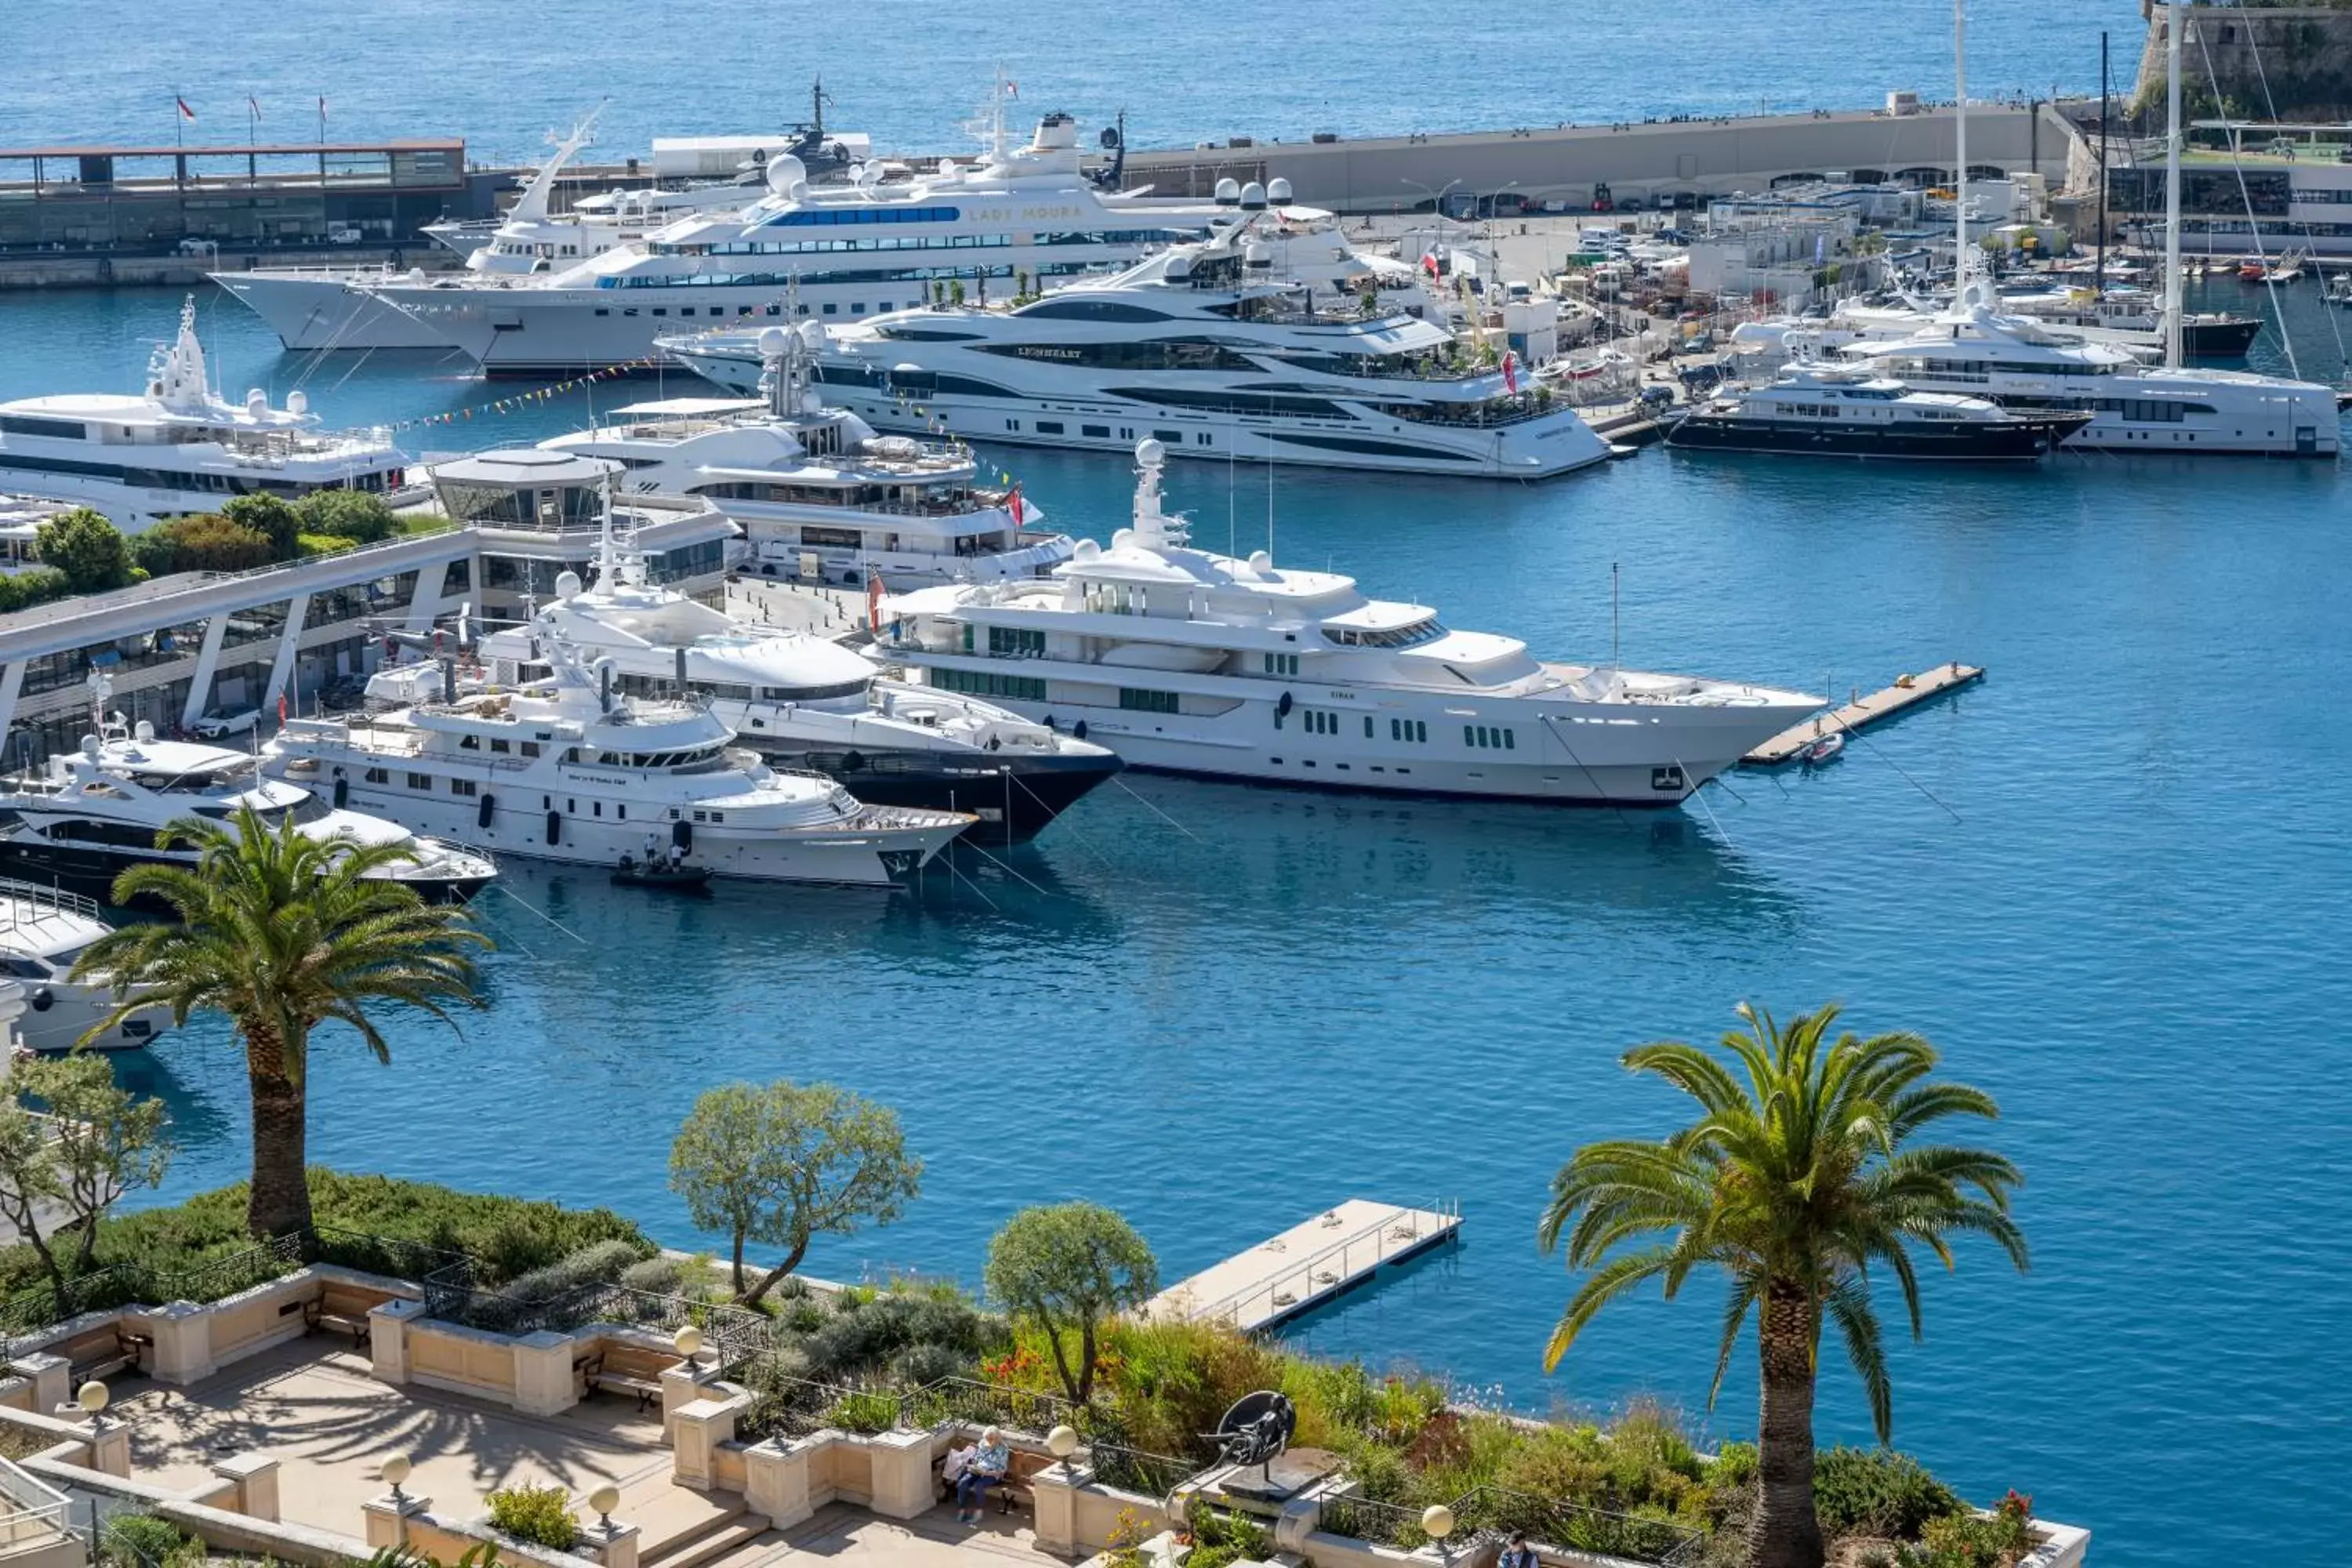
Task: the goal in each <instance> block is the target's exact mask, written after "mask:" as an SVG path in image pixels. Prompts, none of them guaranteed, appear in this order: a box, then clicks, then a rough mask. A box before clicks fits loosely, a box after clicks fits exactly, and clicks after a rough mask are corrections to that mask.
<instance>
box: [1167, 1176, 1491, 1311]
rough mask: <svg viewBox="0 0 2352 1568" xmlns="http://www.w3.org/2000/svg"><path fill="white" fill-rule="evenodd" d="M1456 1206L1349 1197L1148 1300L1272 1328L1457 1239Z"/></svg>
mask: <svg viewBox="0 0 2352 1568" xmlns="http://www.w3.org/2000/svg"><path fill="white" fill-rule="evenodd" d="M1461 1226H1462V1212H1461V1210H1460V1208H1459V1207H1458V1206H1457V1205H1453V1204H1450V1203H1449V1204H1445V1205H1441V1206H1440V1207H1438V1208H1434V1209H1417V1208H1405V1207H1401V1206H1399V1205H1395V1204H1383V1203H1375V1202H1373V1201H1372V1200H1371V1199H1370V1198H1349V1199H1348V1200H1347V1201H1346V1202H1344V1203H1342V1204H1340V1205H1339V1207H1337V1208H1333V1209H1327V1210H1325V1211H1324V1212H1323V1213H1321V1214H1319V1215H1316V1216H1315V1217H1313V1218H1312V1219H1308V1220H1303V1221H1301V1222H1300V1223H1299V1224H1297V1225H1294V1226H1291V1227H1290V1228H1289V1229H1288V1230H1286V1231H1284V1232H1283V1233H1282V1234H1281V1235H1280V1236H1277V1237H1272V1238H1271V1239H1269V1240H1266V1241H1262V1242H1260V1243H1259V1244H1258V1245H1257V1246H1255V1247H1251V1248H1250V1249H1249V1250H1248V1251H1247V1252H1243V1253H1237V1254H1235V1255H1234V1257H1231V1258H1226V1259H1225V1260H1224V1261H1223V1263H1219V1264H1214V1265H1213V1266H1211V1267H1210V1268H1204V1269H1202V1270H1201V1272H1200V1273H1198V1274H1195V1275H1193V1276H1192V1278H1191V1279H1184V1280H1181V1281H1180V1282H1178V1283H1177V1284H1174V1285H1171V1286H1170V1287H1169V1288H1168V1289H1165V1290H1162V1291H1161V1292H1160V1294H1159V1295H1157V1296H1154V1297H1153V1298H1152V1299H1151V1300H1150V1301H1148V1302H1146V1303H1145V1304H1144V1308H1143V1315H1144V1316H1145V1317H1147V1318H1159V1319H1166V1320H1177V1321H1203V1322H1205V1321H1224V1322H1229V1323H1231V1324H1233V1325H1234V1327H1235V1328H1238V1329H1240V1330H1242V1331H1244V1332H1248V1331H1255V1330H1258V1329H1265V1328H1271V1327H1273V1326H1274V1325H1275V1324H1276V1323H1279V1322H1281V1321H1283V1320H1284V1319H1286V1318H1290V1317H1295V1316H1297V1314H1298V1313H1300V1312H1304V1311H1306V1310H1307V1309H1308V1308H1310V1307H1314V1306H1317V1305H1318V1304H1320V1303H1321V1302H1324V1301H1327V1300H1330V1299H1331V1298H1332V1297H1334V1296H1337V1295H1339V1294H1340V1293H1341V1292H1342V1291H1345V1290H1348V1289H1352V1288H1354V1287H1355V1286H1357V1285H1360V1284H1362V1283H1363V1282H1365V1281H1366V1280H1368V1279H1371V1278H1372V1276H1373V1275H1375V1274H1377V1273H1378V1272H1379V1271H1380V1269H1381V1266H1382V1265H1383V1264H1389V1263H1401V1262H1402V1261H1403V1260H1404V1259H1406V1258H1411V1257H1413V1256H1415V1255H1416V1254H1418V1253H1422V1252H1425V1251H1427V1250H1428V1249H1429V1248H1431V1247H1437V1246H1440V1245H1442V1244H1444V1243H1445V1242H1449V1241H1452V1240H1453V1239H1454V1234H1455V1232H1457V1231H1458V1230H1460V1228H1461Z"/></svg>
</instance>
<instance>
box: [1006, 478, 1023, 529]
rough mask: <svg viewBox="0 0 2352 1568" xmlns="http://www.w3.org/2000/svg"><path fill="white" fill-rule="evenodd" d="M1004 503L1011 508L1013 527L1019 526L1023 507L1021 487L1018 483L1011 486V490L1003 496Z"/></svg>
mask: <svg viewBox="0 0 2352 1568" xmlns="http://www.w3.org/2000/svg"><path fill="white" fill-rule="evenodd" d="M1004 504H1005V505H1006V506H1008V507H1010V508H1011V509H1012V510H1013V527H1015V528H1018V527H1020V526H1021V514H1022V510H1023V508H1022V505H1021V487H1020V486H1019V485H1015V486H1013V489H1012V490H1011V492H1010V493H1009V494H1007V495H1006V496H1005V498H1004Z"/></svg>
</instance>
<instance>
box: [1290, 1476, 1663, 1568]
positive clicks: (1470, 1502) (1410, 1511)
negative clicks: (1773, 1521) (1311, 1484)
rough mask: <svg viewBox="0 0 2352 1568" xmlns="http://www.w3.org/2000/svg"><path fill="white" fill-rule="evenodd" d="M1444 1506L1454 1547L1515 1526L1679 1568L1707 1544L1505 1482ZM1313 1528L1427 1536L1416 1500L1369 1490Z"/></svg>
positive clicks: (1416, 1541) (1388, 1539)
mask: <svg viewBox="0 0 2352 1568" xmlns="http://www.w3.org/2000/svg"><path fill="white" fill-rule="evenodd" d="M1448 1506H1449V1507H1450V1508H1451V1510H1453V1514H1454V1530H1453V1533H1452V1534H1451V1535H1450V1536H1449V1537H1448V1538H1447V1545H1448V1547H1449V1549H1450V1550H1452V1551H1454V1552H1460V1551H1461V1550H1463V1548H1464V1547H1465V1546H1468V1545H1472V1544H1475V1543H1476V1542H1481V1541H1484V1540H1496V1541H1499V1540H1501V1539H1502V1538H1503V1537H1505V1536H1507V1535H1509V1534H1511V1533H1512V1532H1513V1531H1523V1532H1524V1533H1525V1534H1526V1535H1527V1537H1528V1540H1530V1541H1537V1542H1543V1543H1544V1544H1545V1545H1547V1546H1559V1547H1565V1548H1567V1549H1570V1550H1571V1551H1576V1552H1591V1553H1595V1554H1597V1555H1601V1556H1607V1557H1619V1558H1623V1559H1626V1560H1628V1561H1630V1562H1636V1563H1661V1564H1665V1565H1667V1568H1683V1565H1685V1564H1687V1563H1695V1562H1696V1561H1697V1560H1698V1559H1699V1557H1700V1556H1701V1555H1702V1554H1703V1553H1704V1552H1705V1550H1706V1536H1705V1535H1704V1534H1703V1533H1701V1532H1700V1531H1696V1530H1692V1529H1690V1528H1688V1527H1686V1526H1685V1525H1680V1524H1676V1523H1675V1522H1673V1521H1669V1520H1662V1519H1651V1518H1645V1517H1643V1516H1642V1515H1639V1514H1629V1513H1616V1512H1612V1511H1611V1510H1607V1509H1600V1508H1591V1507H1588V1506H1586V1505H1584V1504H1582V1503H1574V1502H1567V1501H1563V1500H1559V1499H1555V1498H1546V1497H1538V1496H1537V1495H1535V1494H1534V1493H1532V1492H1523V1491H1516V1490H1513V1489H1510V1488H1508V1487H1476V1488H1474V1489H1471V1490H1469V1491H1467V1492H1465V1493H1464V1494H1463V1495H1462V1496H1461V1497H1459V1498H1456V1499H1454V1500H1453V1502H1452V1503H1450V1504H1449V1505H1448ZM1318 1528H1319V1529H1321V1530H1322V1531H1324V1532H1325V1533H1326V1534H1330V1535H1346V1536H1352V1537H1354V1538H1355V1539H1357V1540H1359V1541H1367V1542H1372V1543H1373V1544H1375V1545H1380V1546H1393V1547H1397V1548H1399V1549H1401V1550H1404V1551H1412V1549H1414V1548H1416V1547H1419V1546H1423V1545H1425V1544H1427V1543H1428V1541H1429V1532H1428V1531H1426V1530H1424V1529H1423V1527H1422V1510H1420V1509H1419V1508H1409V1507H1406V1506H1404V1505H1402V1504H1399V1503H1392V1502H1380V1501H1375V1500H1372V1499H1370V1498H1359V1497H1343V1498H1334V1499H1332V1500H1328V1501H1327V1502H1326V1503H1324V1505H1323V1516H1322V1522H1321V1524H1320V1525H1319V1526H1318Z"/></svg>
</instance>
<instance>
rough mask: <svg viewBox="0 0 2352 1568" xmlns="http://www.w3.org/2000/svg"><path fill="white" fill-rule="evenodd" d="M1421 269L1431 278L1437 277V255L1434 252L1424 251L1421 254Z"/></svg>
mask: <svg viewBox="0 0 2352 1568" xmlns="http://www.w3.org/2000/svg"><path fill="white" fill-rule="evenodd" d="M1421 269H1422V270H1423V272H1426V273H1428V274H1429V275H1430V276H1431V277H1432V278H1434V277H1436V276H1437V253H1436V252H1435V251H1432V250H1424V251H1423V252H1422V253H1421Z"/></svg>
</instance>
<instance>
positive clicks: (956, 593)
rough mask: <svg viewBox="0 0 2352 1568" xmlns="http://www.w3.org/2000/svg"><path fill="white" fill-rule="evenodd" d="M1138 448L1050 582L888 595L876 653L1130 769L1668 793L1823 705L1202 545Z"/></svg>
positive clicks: (1539, 795)
mask: <svg viewBox="0 0 2352 1568" xmlns="http://www.w3.org/2000/svg"><path fill="white" fill-rule="evenodd" d="M1166 456H1167V454H1166V451H1165V449H1164V448H1163V447H1162V446H1161V445H1160V442H1158V441H1156V440H1146V441H1144V442H1141V443H1140V444H1139V446H1138V447H1137V448H1136V458H1137V461H1138V464H1139V479H1138V483H1137V487H1136V495H1135V519H1134V523H1133V526H1131V527H1129V528H1126V529H1122V530H1120V531H1118V534H1116V535H1115V536H1114V537H1113V539H1112V541H1111V543H1110V545H1109V547H1108V548H1103V547H1101V546H1099V545H1097V544H1096V543H1095V542H1093V541H1090V540H1089V541H1085V542H1081V543H1080V544H1079V546H1078V552H1077V554H1076V557H1075V558H1074V559H1073V560H1072V561H1071V562H1070V563H1068V564H1067V565H1065V566H1062V567H1059V568H1057V569H1056V570H1055V574H1054V575H1055V578H1056V579H1058V581H1055V582H1050V583H999V584H973V585H967V586H959V587H944V588H925V589H921V590H919V591H918V592H916V593H912V594H907V595H900V596H899V597H898V598H895V599H892V600H890V601H889V602H888V603H887V606H886V614H887V617H888V620H887V627H886V631H885V634H884V636H883V637H882V638H881V639H880V641H879V643H878V645H877V650H876V657H877V658H887V659H891V660H897V661H901V662H904V663H906V664H908V665H910V666H912V667H914V668H919V669H920V670H922V671H923V672H924V674H925V677H926V679H929V681H930V682H931V683H932V684H933V685H936V686H940V687H941V688H944V689H948V690H962V691H985V692H988V693H990V694H991V698H992V700H995V701H1000V702H1003V703H1004V704H1005V705H1006V706H1007V707H1010V708H1012V709H1013V710H1016V711H1018V712H1022V713H1027V714H1033V715H1036V716H1039V717H1041V718H1044V719H1045V720H1046V721H1047V722H1049V723H1053V724H1055V725H1057V726H1058V725H1067V726H1069V727H1070V728H1071V730H1072V731H1073V732H1074V733H1080V734H1084V735H1086V736H1087V737H1088V738H1089V739H1093V740H1098V741H1100V742H1103V743H1105V744H1107V745H1108V746H1110V747H1111V748H1112V749H1114V750H1115V751H1117V752H1118V753H1119V754H1120V755H1121V756H1123V757H1125V758H1126V759H1127V761H1128V763H1129V766H1132V767H1141V768H1152V769H1159V770H1163V771H1167V772H1171V773H1198V774H1203V775H1207V776H1211V777H1216V778H1225V779H1247V780H1258V781H1266V782H1280V783H1285V784H1311V785H1315V786H1318V787H1320V788H1327V789H1349V790H1370V791H1385V792H1391V793H1399V794H1413V795H1480V796H1496V797H1508V798H1516V799H1528V800H1538V801H1549V802H1558V803H1561V804H1578V805H1674V804H1675V803H1676V802H1678V801H1680V800H1682V799H1683V798H1684V797H1685V796H1686V795H1689V794H1690V793H1691V792H1692V791H1693V790H1695V789H1696V788H1697V787H1698V786H1699V785H1700V784H1704V783H1705V782H1706V780H1708V779H1710V778H1712V777H1714V776H1715V775H1716V774H1717V773H1721V772H1722V771H1723V770H1724V769H1726V768H1727V767H1730V766H1731V765H1732V764H1734V763H1737V762H1738V760H1739V759H1740V757H1741V756H1742V755H1744V754H1745V753H1746V752H1748V751H1749V750H1751V749H1752V748H1754V747H1755V746H1756V745H1758V744H1759V743H1760V742H1763V741H1765V740H1767V739H1769V737H1771V736H1772V735H1774V734H1777V733H1779V732H1780V731H1782V730H1785V729H1787V728H1788V727H1789V726H1790V724H1792V723H1794V722H1796V721H1798V720H1800V719H1801V718H1803V717H1804V716H1805V715H1806V714H1808V713H1811V712H1813V711H1814V710H1817V709H1819V708H1820V707H1821V706H1822V700H1821V699H1820V698H1818V697H1811V696H1807V695H1804V694H1802V693H1801V692H1795V691H1783V690H1777V689H1772V688H1769V687H1762V686H1750V685H1742V684H1738V683H1735V682H1730V681H1721V680H1708V679H1699V678H1696V677H1691V676H1679V675H1655V674H1645V673H1642V672H1639V671H1634V670H1623V669H1613V668H1603V667H1593V666H1580V665H1559V664H1547V663H1542V662H1540V661H1538V660H1537V659H1536V658H1533V657H1531V656H1530V655H1529V654H1528V649H1527V645H1526V644H1524V643H1522V642H1520V641H1518V640H1517V639H1516V638H1513V637H1497V636H1494V635H1492V634H1489V633H1484V632H1463V631H1454V630H1450V629H1448V628H1447V627H1445V626H1442V625H1440V624H1439V622H1438V620H1437V616H1436V612H1435V611H1433V610H1432V609H1429V608H1427V607H1426V606H1423V605H1406V604H1397V603H1392V602H1390V601H1385V600H1379V599H1367V598H1366V597H1365V596H1364V595H1362V594H1361V593H1360V592H1359V591H1358V590H1357V587H1356V584H1355V581H1354V579H1352V578H1349V577H1344V576H1339V575H1337V574H1332V573H1328V572H1302V571H1296V570H1287V569H1282V568H1277V567H1276V565H1275V564H1274V562H1273V561H1272V559H1271V558H1270V557H1269V556H1268V555H1267V554H1266V553H1265V552H1262V551H1261V552H1258V553H1256V554H1254V555H1252V556H1250V557H1249V558H1248V559H1247V560H1237V559H1234V558H1233V557H1231V556H1225V555H1217V554H1213V553H1210V552H1206V551H1202V550H1197V549H1194V548H1192V545H1191V544H1190V543H1189V542H1187V539H1186V533H1185V527H1184V522H1183V520H1182V519H1181V517H1177V516H1172V515H1170V514H1168V513H1165V512H1163V511H1162V510H1160V470H1161V466H1162V464H1163V463H1164V461H1165V459H1166Z"/></svg>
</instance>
